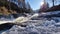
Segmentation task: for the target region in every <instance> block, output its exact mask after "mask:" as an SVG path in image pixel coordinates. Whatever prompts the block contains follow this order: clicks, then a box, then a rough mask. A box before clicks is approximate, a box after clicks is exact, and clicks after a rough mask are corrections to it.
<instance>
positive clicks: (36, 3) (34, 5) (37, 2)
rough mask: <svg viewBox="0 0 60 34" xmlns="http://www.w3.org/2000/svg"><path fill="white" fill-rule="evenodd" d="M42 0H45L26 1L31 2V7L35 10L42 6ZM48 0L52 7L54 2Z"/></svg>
mask: <svg viewBox="0 0 60 34" xmlns="http://www.w3.org/2000/svg"><path fill="white" fill-rule="evenodd" d="M42 1H43V0H26V2H29V4H30V6H31V8H32V9H33V10H37V9H39V8H40V7H41V2H42ZM47 2H48V3H49V6H50V7H51V6H52V2H51V1H49V0H48V1H47Z"/></svg>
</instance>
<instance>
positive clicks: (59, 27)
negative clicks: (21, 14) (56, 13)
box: [1, 17, 60, 34]
mask: <svg viewBox="0 0 60 34" xmlns="http://www.w3.org/2000/svg"><path fill="white" fill-rule="evenodd" d="M38 19H39V20H29V21H27V22H26V23H23V24H26V25H27V26H26V27H21V26H18V25H14V26H13V27H12V28H11V29H9V30H7V31H4V32H2V33H1V34H60V18H59V17H52V18H49V19H48V18H42V17H40V18H38Z"/></svg>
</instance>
